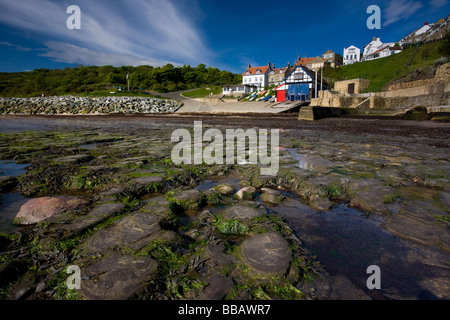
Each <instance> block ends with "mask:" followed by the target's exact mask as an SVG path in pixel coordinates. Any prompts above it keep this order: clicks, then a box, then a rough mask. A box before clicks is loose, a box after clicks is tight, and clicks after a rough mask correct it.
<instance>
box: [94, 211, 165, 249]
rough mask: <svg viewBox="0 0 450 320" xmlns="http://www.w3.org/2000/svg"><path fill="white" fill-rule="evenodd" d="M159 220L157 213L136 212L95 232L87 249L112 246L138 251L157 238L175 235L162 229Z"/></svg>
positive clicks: (109, 247)
mask: <svg viewBox="0 0 450 320" xmlns="http://www.w3.org/2000/svg"><path fill="white" fill-rule="evenodd" d="M159 222H160V217H158V216H156V215H153V214H150V213H147V212H136V213H134V214H131V215H129V216H126V217H124V218H122V219H121V220H119V221H117V222H116V223H115V224H114V225H112V226H110V227H108V228H106V229H103V230H100V231H99V232H97V233H95V234H94V235H93V236H92V237H91V238H89V239H88V240H87V241H86V243H85V246H86V249H87V251H88V252H92V253H99V252H100V253H101V252H105V251H107V250H108V249H112V248H118V249H121V248H127V249H131V250H135V251H138V250H140V249H142V248H143V247H145V246H146V245H147V244H148V243H150V242H151V241H153V240H155V239H169V238H170V237H171V236H172V237H173V236H174V235H173V233H172V232H170V231H165V230H162V229H161V226H160V225H159Z"/></svg>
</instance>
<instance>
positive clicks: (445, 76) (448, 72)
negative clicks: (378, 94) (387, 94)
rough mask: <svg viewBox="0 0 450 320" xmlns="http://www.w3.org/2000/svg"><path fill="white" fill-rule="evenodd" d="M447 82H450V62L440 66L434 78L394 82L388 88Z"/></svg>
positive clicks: (398, 88)
mask: <svg viewBox="0 0 450 320" xmlns="http://www.w3.org/2000/svg"><path fill="white" fill-rule="evenodd" d="M445 82H447V83H448V82H450V63H446V64H443V65H441V66H439V68H438V69H437V70H436V74H435V76H434V78H431V79H424V80H416V81H409V82H402V83H397V84H393V85H391V86H389V87H388V88H387V91H396V90H402V89H410V88H417V87H423V86H429V85H433V84H436V83H445Z"/></svg>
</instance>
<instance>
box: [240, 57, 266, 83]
mask: <svg viewBox="0 0 450 320" xmlns="http://www.w3.org/2000/svg"><path fill="white" fill-rule="evenodd" d="M271 71H272V69H271V67H270V63H269V65H268V66H265V67H255V68H252V67H251V66H249V67H248V69H247V70H246V71H245V72H244V74H243V75H242V84H244V85H250V86H256V87H258V88H265V87H267V85H268V84H269V73H270V72H271Z"/></svg>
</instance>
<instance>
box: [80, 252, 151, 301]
mask: <svg viewBox="0 0 450 320" xmlns="http://www.w3.org/2000/svg"><path fill="white" fill-rule="evenodd" d="M157 268H158V263H157V262H156V261H155V260H153V259H151V258H150V257H148V256H128V255H122V254H120V253H119V252H111V253H109V254H108V255H107V256H105V257H103V258H101V259H100V260H98V261H95V262H94V263H93V264H91V265H89V266H87V267H85V268H83V269H82V271H81V273H82V275H83V278H86V279H87V280H82V282H81V293H82V294H83V295H84V296H85V297H86V298H88V299H89V300H127V299H129V298H131V297H132V296H133V295H134V294H136V293H137V292H139V291H140V290H141V289H142V288H143V283H144V282H145V281H147V280H149V279H150V278H151V276H152V275H153V274H154V273H155V272H156V270H157Z"/></svg>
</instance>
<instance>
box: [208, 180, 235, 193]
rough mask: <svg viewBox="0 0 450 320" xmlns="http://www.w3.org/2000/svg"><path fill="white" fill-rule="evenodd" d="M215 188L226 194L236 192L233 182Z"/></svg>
mask: <svg viewBox="0 0 450 320" xmlns="http://www.w3.org/2000/svg"><path fill="white" fill-rule="evenodd" d="M213 189H215V190H217V191H219V192H220V193H221V194H222V195H224V196H231V195H233V194H234V187H233V186H232V185H231V184H227V183H226V184H219V185H217V186H215V187H214V188H213Z"/></svg>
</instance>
